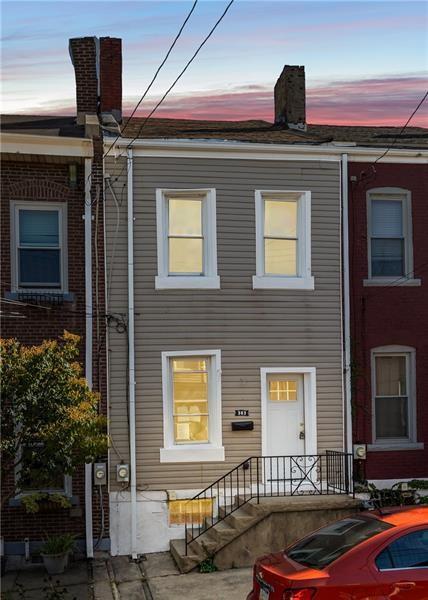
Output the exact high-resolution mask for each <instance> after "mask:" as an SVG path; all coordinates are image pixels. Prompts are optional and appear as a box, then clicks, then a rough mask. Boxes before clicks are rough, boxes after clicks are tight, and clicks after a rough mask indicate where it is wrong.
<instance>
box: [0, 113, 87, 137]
mask: <svg viewBox="0 0 428 600" xmlns="http://www.w3.org/2000/svg"><path fill="white" fill-rule="evenodd" d="M0 127H1V131H5V132H8V133H25V134H32V135H49V136H54V137H56V136H58V137H79V138H82V137H85V128H84V126H83V125H77V123H76V117H56V116H47V115H44V116H34V115H2V116H1V125H0Z"/></svg>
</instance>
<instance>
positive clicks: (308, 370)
mask: <svg viewBox="0 0 428 600" xmlns="http://www.w3.org/2000/svg"><path fill="white" fill-rule="evenodd" d="M283 373H290V374H293V375H296V374H297V375H299V374H302V375H303V406H304V422H305V454H312V455H313V454H318V451H317V447H318V441H317V384H316V368H315V367H262V368H261V369H260V384H261V404H262V406H261V411H262V456H266V453H267V398H268V384H267V378H268V375H280V374H283Z"/></svg>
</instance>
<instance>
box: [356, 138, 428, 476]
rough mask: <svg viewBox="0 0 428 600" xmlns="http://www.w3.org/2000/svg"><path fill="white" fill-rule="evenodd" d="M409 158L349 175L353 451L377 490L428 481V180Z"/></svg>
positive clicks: (359, 167) (361, 166)
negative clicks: (357, 447) (358, 447)
mask: <svg viewBox="0 0 428 600" xmlns="http://www.w3.org/2000/svg"><path fill="white" fill-rule="evenodd" d="M409 144H411V145H412V146H413V147H414V148H415V149H416V148H417V147H418V146H419V147H420V148H423V147H424V139H422V136H421V139H417V136H415V139H413V140H409V136H408V135H407V137H406V138H405V139H403V140H400V141H399V142H398V144H396V146H401V147H405V146H406V145H409ZM404 152H405V150H404ZM380 154H381V153H379V155H380ZM413 154H414V157H413V159H412V158H410V157H409V158H407V159H406V158H402V159H401V161H400V160H399V159H397V160H396V161H392V160H391V162H389V163H388V164H383V162H378V163H377V164H373V163H364V162H359V163H350V165H349V175H350V182H349V195H350V196H349V230H350V252H349V260H350V298H351V339H352V357H353V358H352V368H353V390H352V391H353V414H354V441H355V442H358V443H366V444H368V448H367V449H368V453H367V461H366V464H365V473H364V472H362V473H361V474H362V475H363V476H364V475H365V477H366V478H367V479H369V480H375V481H378V482H379V484H380V485H382V486H383V485H388V484H390V483H392V482H393V481H400V480H403V479H404V480H406V479H412V478H416V479H422V478H426V477H427V476H428V468H427V465H428V448H427V442H428V404H427V393H426V389H427V384H428V368H427V364H426V356H427V353H428V337H427V332H428V311H427V306H428V279H427V272H428V271H427V269H428V242H427V236H426V231H427V227H428V213H427V208H426V194H427V189H428V171H427V168H426V163H425V162H422V161H423V158H420V157H419V158H416V154H415V153H413ZM419 161H421V162H419ZM361 466H362V465H361ZM381 482H382V483H381Z"/></svg>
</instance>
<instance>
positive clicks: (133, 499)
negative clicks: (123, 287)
mask: <svg viewBox="0 0 428 600" xmlns="http://www.w3.org/2000/svg"><path fill="white" fill-rule="evenodd" d="M127 163H128V164H127V167H128V181H127V186H128V354H129V376H128V378H129V451H130V455H131V456H130V466H131V473H130V475H131V555H132V558H134V559H135V558H137V456H136V445H135V352H134V206H133V205H134V199H133V164H132V150H128V159H127Z"/></svg>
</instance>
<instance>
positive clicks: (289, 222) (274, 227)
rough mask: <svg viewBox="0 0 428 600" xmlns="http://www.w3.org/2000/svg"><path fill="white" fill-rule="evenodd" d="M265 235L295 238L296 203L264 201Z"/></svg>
mask: <svg viewBox="0 0 428 600" xmlns="http://www.w3.org/2000/svg"><path fill="white" fill-rule="evenodd" d="M265 235H266V236H269V237H280V238H296V237H297V202H283V201H281V200H265Z"/></svg>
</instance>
